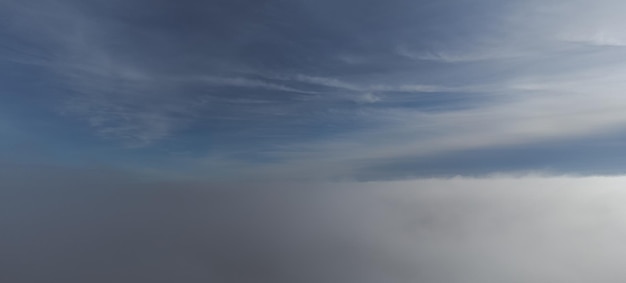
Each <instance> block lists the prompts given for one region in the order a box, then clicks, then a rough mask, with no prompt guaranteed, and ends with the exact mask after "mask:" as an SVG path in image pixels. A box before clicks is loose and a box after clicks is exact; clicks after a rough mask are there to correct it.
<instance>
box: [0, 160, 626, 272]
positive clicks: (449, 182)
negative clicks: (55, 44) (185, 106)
mask: <svg viewBox="0 0 626 283" xmlns="http://www.w3.org/2000/svg"><path fill="white" fill-rule="evenodd" d="M3 167H4V169H3V171H2V175H1V177H2V180H3V184H2V186H3V190H2V191H1V192H0V194H1V196H2V197H1V198H0V203H1V204H2V206H1V207H2V210H3V213H2V214H0V223H1V224H2V226H3V227H4V228H3V231H4V232H3V233H2V235H1V236H0V246H1V247H2V251H3V257H2V259H0V278H2V280H3V281H7V282H17V283H20V282H68V281H69V282H83V281H89V282H112V281H115V282H172V281H185V282H206V281H212V282H294V281H299V282H329V281H341V282H381V281H386V282H452V283H454V282H503V281H516V282H538V281H550V282H572V281H573V282H591V281H602V282H621V281H622V280H623V276H624V274H623V272H622V268H621V265H620V260H619V259H620V258H621V256H622V254H623V252H625V250H624V249H625V247H624V246H623V244H622V239H623V237H624V233H626V228H625V226H624V223H623V221H622V216H623V214H624V212H625V211H624V209H623V208H622V205H621V204H622V203H623V201H624V199H625V198H626V195H625V194H624V193H623V192H622V190H621V188H622V187H623V185H624V184H625V182H626V181H625V180H624V178H623V177H614V178H609V177H588V178H572V177H533V176H527V177H522V178H512V177H492V178H485V179H467V178H454V179H430V180H418V181H406V182H374V183H334V184H330V183H327V184H316V185H314V184H297V185H293V184H292V185H287V184H284V183H283V184H278V183H277V184H265V185H264V186H259V185H254V186H252V185H250V184H244V183H239V184H235V183H231V184H221V185H216V184H213V185H208V184H198V183H195V184H194V183H188V182H180V181H176V182H172V181H170V182H155V181H149V182H148V181H145V180H144V179H143V178H140V177H139V176H134V175H129V174H126V173H123V172H119V171H114V170H110V169H104V168H94V169H93V170H91V169H80V170H74V169H68V168H56V169H55V168H50V167H45V166H44V167H41V166H39V167H37V166H15V165H13V166H12V168H7V167H6V165H3ZM33 171H37V172H38V173H37V174H33Z"/></svg>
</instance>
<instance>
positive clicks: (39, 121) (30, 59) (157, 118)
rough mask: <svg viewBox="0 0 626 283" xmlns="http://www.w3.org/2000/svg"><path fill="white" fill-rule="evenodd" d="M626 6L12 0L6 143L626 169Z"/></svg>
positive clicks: (435, 164) (216, 165) (135, 166)
mask: <svg viewBox="0 0 626 283" xmlns="http://www.w3.org/2000/svg"><path fill="white" fill-rule="evenodd" d="M622 6H623V5H622V4H620V3H619V2H618V1H608V0H603V1H600V2H594V4H591V3H587V2H585V1H554V0H553V1H460V0H456V1H437V2H436V3H434V2H433V3H431V2H427V1H404V0H394V1H385V2H380V1H365V2H363V1H359V2H356V1H314V2H313V1H273V0H268V1H243V0H241V1H205V2H202V3H201V2H198V1H182V2H181V1H176V2H175V3H174V2H171V1H139V0H136V1H72V0H63V1H60V0H59V1H28V2H24V1H11V0H5V1H2V2H1V3H0V16H1V17H0V18H1V20H0V21H1V22H0V23H1V24H0V42H2V46H1V47H0V64H1V65H0V74H2V75H1V76H0V80H1V84H0V88H1V92H0V102H1V103H0V110H1V114H0V118H1V119H2V123H0V134H1V135H2V137H3V138H2V140H3V141H2V143H0V153H2V155H1V156H3V157H4V159H6V160H9V161H11V162H18V163H19V162H45V163H52V164H56V163H59V164H65V165H71V166H75V165H84V164H93V163H96V164H101V165H106V166H111V167H119V168H126V169H128V170H136V171H144V172H148V171H150V172H166V173H167V174H180V175H181V176H188V177H198V176H208V177H209V178H213V177H217V176H214V175H216V174H214V173H213V172H217V171H219V172H220V173H219V174H217V175H221V176H225V175H228V176H232V177H235V178H239V177H246V178H271V179H280V178H282V177H284V176H293V177H294V178H321V179H326V180H327V179H336V178H340V179H343V178H346V179H358V178H362V176H363V175H370V176H377V177H373V178H375V179H378V178H381V179H396V178H411V177H424V176H454V175H476V174H478V175H481V174H491V173H502V172H512V173H515V172H538V171H546V172H552V173H563V174H619V173H624V170H623V169H622V168H624V167H623V164H622V162H619V160H616V159H615V158H614V155H612V154H611V152H614V153H619V152H622V151H623V150H622V148H623V146H622V142H621V141H622V140H623V139H622V136H623V134H622V132H623V129H624V127H625V126H626V114H624V111H623V108H624V106H626V98H624V95H622V90H623V89H624V81H626V80H624V74H625V71H626V65H624V64H623V62H622V60H620V59H621V58H622V57H623V56H624V55H626V48H624V47H625V46H626V34H625V33H624V32H623V31H621V29H620V27H621V26H623V25H622V24H623V20H622V17H621V14H620V13H619V12H617V11H620V9H618V8H619V7H622ZM616 7H617V9H616ZM216 170H217V171H216ZM174 172H175V173H174Z"/></svg>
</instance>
